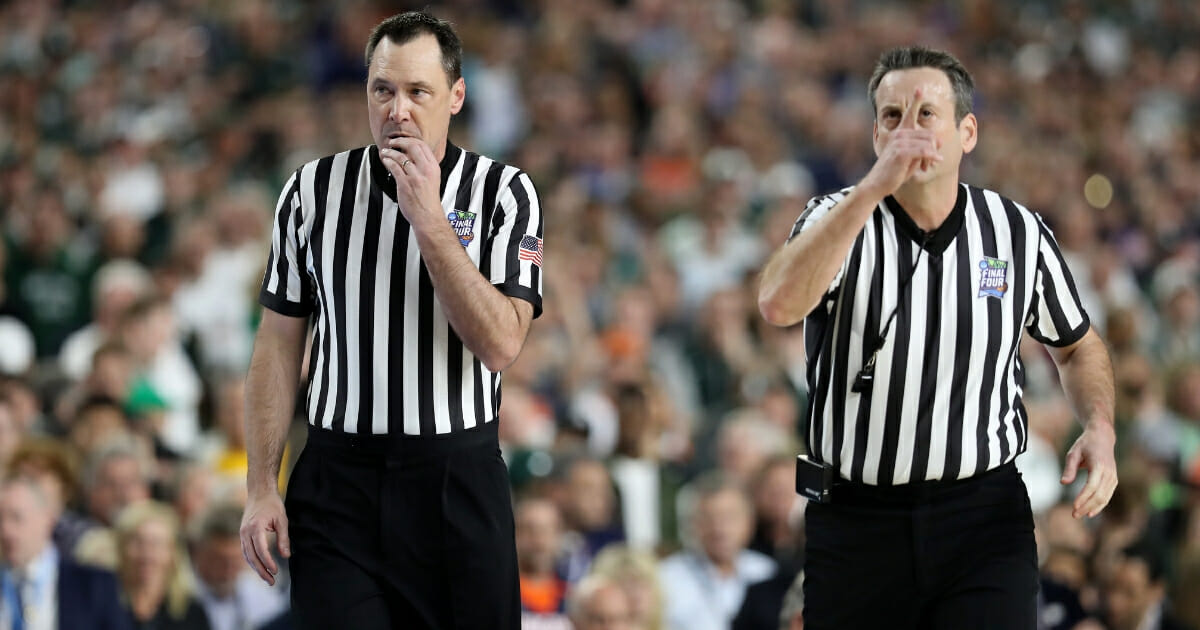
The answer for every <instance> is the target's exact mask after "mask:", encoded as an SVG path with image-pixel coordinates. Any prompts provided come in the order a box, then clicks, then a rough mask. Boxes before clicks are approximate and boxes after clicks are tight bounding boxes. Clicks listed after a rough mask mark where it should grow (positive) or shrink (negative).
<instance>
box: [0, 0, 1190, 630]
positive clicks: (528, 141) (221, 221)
mask: <svg viewBox="0 0 1200 630" xmlns="http://www.w3.org/2000/svg"><path fill="white" fill-rule="evenodd" d="M426 7H428V9H429V10H430V11H431V12H432V13H434V14H435V15H437V16H439V17H443V18H446V19H449V20H451V21H452V22H454V24H455V25H456V27H457V29H458V31H459V33H460V35H461V36H462V39H463V42H464V48H465V54H466V57H465V59H464V66H463V73H464V76H465V79H466V83H467V100H466V107H465V109H464V110H463V112H462V113H461V114H460V115H458V116H457V117H456V118H455V120H454V122H453V126H452V130H451V134H450V137H451V139H452V140H453V141H454V142H455V143H456V144H459V145H460V146H464V147H467V148H470V149H472V150H475V151H478V152H480V153H483V154H486V155H489V156H492V157H495V158H498V159H501V160H504V161H507V162H509V163H512V164H515V165H517V166H519V167H521V168H522V169H524V170H525V171H526V172H528V173H529V174H530V176H531V177H532V178H533V180H534V182H535V184H536V185H537V188H538V191H539V194H540V197H541V204H542V208H543V212H544V214H545V220H546V225H547V227H546V232H545V243H546V247H545V249H546V252H545V257H546V258H545V259H546V266H545V276H544V277H545V300H546V303H545V314H544V315H543V316H542V317H541V318H540V319H539V320H537V321H536V322H535V323H534V325H533V329H532V332H531V334H530V338H529V341H528V343H527V344H526V347H525V350H524V352H523V353H522V355H521V357H520V358H519V359H518V361H517V363H516V364H514V365H513V366H512V367H511V368H510V369H508V370H506V371H505V374H504V404H503V408H502V410H501V424H500V430H501V437H502V441H503V446H504V454H505V457H506V460H507V461H508V463H509V467H510V476H511V483H512V486H513V489H514V493H515V496H516V497H517V525H518V539H517V543H518V551H519V554H520V557H521V571H522V584H523V588H522V592H523V604H524V607H525V609H526V621H527V623H526V626H527V627H531V628H535V627H545V628H558V627H561V628H567V627H570V624H571V623H572V621H573V622H574V624H575V625H576V626H577V627H581V628H582V627H590V626H589V625H588V624H589V616H588V610H589V606H592V605H593V604H594V605H595V606H599V605H600V604H602V603H604V601H606V600H605V598H604V597H602V596H603V595H606V594H607V595H609V596H611V597H608V599H609V600H612V601H616V602H618V603H620V604H621V605H623V606H625V607H626V608H627V609H628V611H627V612H626V613H623V614H624V615H626V616H627V618H625V619H624V621H627V622H628V624H627V625H628V627H635V628H681V629H682V628H688V629H691V628H696V627H698V626H696V625H694V622H693V621H690V620H689V617H688V615H689V614H696V613H695V611H696V610H703V611H706V612H704V614H703V615H702V617H703V618H705V619H709V620H711V623H712V624H713V625H712V626H711V627H714V628H726V627H730V624H731V620H733V619H734V618H735V617H736V621H734V622H732V623H733V626H734V627H739V628H752V627H772V628H773V627H780V623H781V621H782V622H783V623H789V622H790V620H789V619H788V618H786V617H787V614H788V612H789V610H788V609H785V610H783V613H784V617H785V618H784V619H782V620H781V619H780V614H781V606H782V605H784V604H789V603H791V604H795V606H798V605H799V604H798V602H789V601H785V597H784V594H785V591H786V590H787V588H788V585H789V584H791V582H792V578H793V577H794V576H796V575H797V573H798V571H799V570H800V569H801V568H802V566H803V551H802V550H803V505H802V501H801V500H800V499H798V498H797V497H796V496H795V494H794V492H793V491H792V488H791V486H792V477H791V476H792V458H794V457H795V455H796V454H797V453H798V452H800V445H799V444H798V443H797V431H796V429H797V427H796V423H797V419H798V417H799V415H800V414H801V412H802V411H803V409H804V407H805V404H806V400H807V394H806V388H805V383H804V370H805V357H804V351H803V345H802V330H801V328H800V327H795V328H792V329H778V328H773V327H770V326H768V325H766V324H765V323H764V322H763V321H762V320H761V318H760V317H759V315H758V312H757V308H756V305H755V294H756V290H755V287H756V281H755V277H756V274H757V271H758V269H759V268H760V265H761V263H762V262H763V260H764V258H765V257H766V256H767V255H768V254H769V253H770V252H771V251H772V250H773V249H775V248H777V247H778V246H780V245H781V244H782V242H783V241H784V239H785V238H786V236H787V234H788V232H789V230H790V227H791V225H792V223H793V222H794V221H795V219H796V218H797V216H798V215H799V213H800V212H801V210H802V209H803V207H804V204H805V202H806V201H807V200H808V199H809V198H810V197H811V196H813V195H815V194H819V193H823V192H828V191H831V190H834V189H837V188H840V187H842V186H846V185H850V184H853V183H854V182H855V181H856V180H857V179H858V178H859V177H861V176H862V175H863V174H864V173H865V172H866V170H867V169H868V168H869V167H870V165H871V164H872V162H873V159H874V156H873V153H872V150H871V142H870V130H871V111H870V107H869V104H868V102H867V100H866V81H867V78H868V77H869V75H870V72H871V70H872V67H873V64H874V61H875V59H876V58H877V57H878V55H879V53H880V52H881V51H882V50H883V49H885V48H887V47H890V46H894V45H906V44H912V43H921V44H925V45H930V46H934V47H939V48H944V49H946V50H949V51H951V52H953V53H954V54H955V55H957V56H958V57H959V58H960V59H961V60H962V61H963V62H964V63H965V65H966V66H967V68H968V69H969V70H970V71H971V72H972V73H973V75H974V77H975V80H976V83H977V95H976V102H975V113H976V115H977V116H978V118H979V121H980V143H979V146H978V147H977V149H976V150H975V152H974V153H973V154H972V155H970V156H969V157H968V158H967V159H966V160H965V165H964V169H963V179H964V180H965V181H968V182H970V183H972V184H975V185H978V186H983V187H987V188H991V189H994V190H996V191H998V192H1000V193H1002V194H1004V195H1006V196H1008V197H1011V198H1013V199H1015V200H1017V201H1019V202H1021V203H1023V204H1025V205H1027V206H1028V207H1029V208H1031V209H1033V210H1035V211H1037V212H1039V213H1040V214H1041V215H1042V216H1043V217H1044V218H1045V219H1046V221H1047V222H1048V223H1049V224H1050V226H1051V227H1052V228H1053V229H1054V230H1055V234H1056V236H1057V238H1058V240H1059V243H1060V245H1061V246H1062V249H1063V251H1064V254H1065V255H1066V256H1067V258H1068V260H1069V263H1070V266H1071V269H1072V271H1073V272H1074V274H1075V280H1076V282H1077V285H1078V289H1079V291H1080V293H1081V297H1082V299H1083V301H1084V303H1085V305H1086V306H1087V308H1088V310H1089V313H1090V314H1091V317H1092V321H1093V324H1094V325H1095V326H1096V327H1097V329H1098V330H1099V331H1100V332H1101V333H1102V335H1103V337H1104V338H1105V340H1106V341H1107V342H1108V343H1109V345H1110V348H1111V351H1112V354H1113V359H1114V364H1115V368H1116V377H1117V423H1118V444H1117V450H1118V459H1119V463H1120V467H1121V484H1120V486H1119V487H1118V489H1117V494H1116V496H1115V497H1114V498H1113V502H1112V504H1111V505H1110V506H1109V507H1108V509H1107V510H1106V511H1105V512H1104V513H1103V514H1102V515H1101V516H1100V517H1098V518H1095V519H1090V520H1082V521H1077V520H1074V519H1072V518H1071V517H1070V507H1069V504H1070V499H1071V498H1073V497H1074V494H1075V491H1076V490H1077V488H1065V489H1064V488H1062V487H1061V486H1060V484H1059V483H1058V478H1059V474H1060V466H1061V462H1062V457H1063V454H1064V453H1065V451H1066V449H1067V448H1069V446H1070V444H1071V442H1072V440H1073V439H1074V437H1075V436H1076V435H1078V427H1077V423H1076V422H1075V420H1074V418H1073V415H1072V413H1071V410H1070V408H1069V406H1068V404H1067V403H1066V401H1065V400H1064V399H1063V396H1062V393H1061V389H1060V388H1059V385H1058V383H1057V373H1056V372H1055V370H1054V366H1053V363H1052V362H1051V361H1050V359H1049V355H1048V354H1047V353H1046V352H1045V351H1044V350H1043V349H1042V348H1041V347H1040V346H1039V345H1037V344H1031V345H1029V346H1028V347H1025V348H1024V349H1023V353H1022V356H1023V359H1024V361H1025V365H1026V370H1027V374H1028V377H1027V387H1026V390H1025V401H1026V405H1027V407H1028V409H1029V417H1030V425H1031V440H1030V446H1029V450H1028V452H1026V453H1025V454H1023V455H1022V456H1021V457H1020V459H1019V460H1018V464H1019V465H1020V466H1021V468H1022V470H1023V471H1024V474H1025V480H1026V483H1027V485H1028V486H1029V490H1030V495H1031V498H1032V500H1033V506H1034V510H1035V512H1036V515H1037V535H1038V541H1039V561H1040V562H1041V563H1042V570H1043V574H1044V577H1045V587H1044V588H1043V596H1042V603H1041V611H1040V617H1041V623H1043V624H1044V626H1045V627H1047V628H1071V627H1085V628H1113V629H1124V628H1137V627H1151V626H1139V625H1138V624H1139V623H1142V621H1143V620H1144V619H1145V618H1146V616H1147V615H1152V614H1153V611H1154V610H1156V607H1157V606H1159V605H1160V604H1162V603H1164V602H1165V603H1166V606H1167V607H1168V609H1169V610H1170V611H1171V613H1172V615H1173V616H1175V617H1178V618H1180V619H1182V620H1183V621H1184V622H1185V623H1187V624H1190V627H1194V628H1200V125H1198V124H1197V119H1198V118H1200V48H1198V47H1197V41H1200V3H1196V2H1192V1H1190V0H1152V1H1149V0H1139V1H1137V2H1134V1H1133V0H1093V1H1088V2H1084V1H1071V0H1014V1H1009V2H989V1H987V0H963V1H961V2H956V1H948V0H924V1H912V2H882V1H878V2H876V1H868V0H858V1H839V0H688V1H678V2H676V1H671V0H571V1H570V2H564V1H554V0H541V1H538V0H455V1H448V2H437V3H430V4H428V5H426V4H424V3H405V2H393V3H384V2H365V1H361V0H358V1H348V2H339V3H336V5H334V4H333V3H329V4H326V3H317V2H304V1H300V0H238V1H236V2H234V1H232V0H230V1H211V2H208V1H204V0H174V1H163V2H148V1H143V2H129V1H105V2H99V1H87V0H78V1H69V0H8V1H5V2H0V230H2V232H3V239H2V240H0V269H2V270H3V276H2V280H0V374H2V378H0V465H3V466H4V470H5V471H6V474H8V475H15V476H23V477H27V478H30V479H33V480H36V481H38V483H40V484H43V485H44V487H45V488H47V489H48V492H49V494H50V495H51V496H52V497H54V499H55V500H54V504H55V506H54V507H55V512H54V514H55V517H56V518H57V519H58V526H57V527H56V528H55V531H54V542H55V544H56V545H57V546H58V549H59V550H60V552H61V553H63V554H68V555H71V556H73V557H76V558H78V559H80V560H82V561H86V562H89V563H93V564H98V565H100V566H106V567H108V568H111V569H114V570H116V571H117V572H118V574H119V576H120V578H121V584H122V588H123V589H124V591H125V596H126V598H131V597H132V595H133V594H136V593H139V592H151V591H154V588H153V587H152V586H147V584H153V583H155V580H159V581H161V580H162V579H164V578H162V577H161V576H163V575H167V574H170V575H172V576H175V577H176V578H177V579H178V582H179V583H180V584H181V585H183V586H182V587H181V588H182V589H183V592H185V593H187V594H188V597H191V598H193V599H194V600H195V602H197V603H198V604H200V605H202V608H203V609H204V610H205V616H206V617H207V620H208V626H211V627H213V628H218V629H220V630H225V629H226V628H239V629H243V628H245V629H249V628H259V627H263V626H264V625H265V624H267V623H268V622H272V620H273V621H274V623H276V624H278V625H277V626H274V627H289V626H288V625H287V623H288V619H287V615H286V608H287V603H286V589H287V587H286V579H285V580H283V582H284V584H283V585H282V586H280V587H277V588H275V589H268V588H266V587H265V586H261V585H259V584H258V582H257V578H255V577H254V576H253V575H252V574H250V573H248V570H245V568H244V566H243V561H242V559H241V555H240V550H239V549H238V547H237V544H236V543H237V524H238V520H239V517H240V502H241V501H242V500H243V499H244V494H245V487H244V480H245V471H246V455H245V451H244V439H243V435H244V430H243V412H242V399H243V376H244V373H245V371H246V368H247V365H248V361H249V355H250V351H251V344H252V340H253V334H254V330H255V324H256V320H257V317H258V311H259V308H260V307H259V306H258V305H257V293H258V288H259V284H260V282H261V278H262V269H263V265H264V264H265V261H266V257H267V250H268V238H269V230H270V221H271V213H272V210H273V207H274V203H275V200H276V198H277V196H278V194H279V190H280V187H281V186H282V184H283V182H284V181H285V180H286V178H287V177H288V176H289V174H290V173H291V172H292V171H293V170H294V169H296V168H297V167H299V166H300V165H302V164H303V163H304V162H306V161H308V160H311V159H314V158H317V157H321V156H323V155H327V154H330V153H335V152H338V151H341V150H344V149H348V148H352V147H357V146H363V145H365V144H368V143H369V142H370V134H369V130H368V127H367V121H366V111H365V108H364V88H363V80H364V77H365V71H364V67H363V62H362V50H363V46H364V44H365V41H366V38H367V35H368V34H369V32H370V30H371V28H372V26H373V25H374V24H375V23H376V22H378V21H379V20H380V19H382V18H384V17H386V16H388V15H390V14H392V13H395V12H399V11H401V10H406V9H413V8H418V9H419V8H426ZM303 426H304V425H303V419H302V418H298V419H297V422H296V425H295V431H294V434H295V435H294V437H295V439H294V440H292V442H291V444H290V446H289V449H288V453H287V455H286V459H287V460H288V461H291V460H292V459H294V456H295V454H296V453H297V452H298V451H299V450H300V448H302V444H303V436H304V429H303ZM284 481H285V482H286V479H284ZM148 501H149V502H153V503H146V502H148ZM147 506H149V507H153V508H161V509H158V510H157V511H156V510H153V509H147ZM155 523H158V524H159V525H163V524H166V525H169V526H165V527H159V529H163V530H165V531H166V534H165V535H164V536H160V537H158V538H154V537H149V538H147V537H146V536H141V537H139V536H138V532H141V531H142V530H143V529H145V528H147V527H153V526H154V524H155ZM143 533H144V532H143ZM143 539H145V540H159V541H160V542H161V544H162V545H165V546H164V547H163V553H161V554H159V555H158V556H154V558H157V559H151V560H147V559H146V558H144V557H142V556H141V555H138V553H137V551H138V549H141V547H138V546H137V545H132V544H126V543H127V542H128V541H129V540H142V541H143V542H144V540H143ZM147 544H149V543H147ZM168 552H169V553H168ZM688 558H695V559H698V562H699V565H698V566H704V567H713V568H716V569H717V571H716V573H714V574H713V575H716V576H718V579H717V582H718V586H719V587H720V589H722V590H721V596H720V597H711V596H708V595H706V593H705V592H704V591H703V589H701V590H695V589H694V588H692V587H690V586H688V585H689V584H691V583H692V582H689V578H688V577H687V576H686V572H687V571H688V569H687V566H690V565H688V564H687V563H686V562H684V560H686V559H688ZM747 558H749V559H750V560H753V561H754V562H751V561H750V560H746V559H747ZM747 566H753V567H769V571H768V570H766V569H765V568H764V569H763V570H757V569H756V570H750V569H746V568H745V567H747ZM724 567H733V569H732V572H729V571H725V572H722V571H721V569H722V568H724ZM681 572H682V573H681ZM156 576H158V577H156ZM585 576H596V577H599V576H607V578H608V579H609V582H608V584H609V585H610V586H611V585H613V584H616V585H619V586H624V587H625V588H624V589H623V592H619V593H618V592H607V591H605V589H604V588H603V586H604V585H603V584H601V587H599V588H594V586H595V583H594V582H593V583H592V584H591V586H592V587H589V588H579V589H573V588H572V585H574V584H576V583H577V582H578V581H580V580H581V579H583V578H585ZM755 582H763V583H764V584H766V585H767V586H763V584H759V585H757V586H750V585H751V584H752V583H755ZM689 589H690V590H689ZM609 590H610V591H611V590H612V589H609ZM618 590H622V589H618ZM764 592H765V594H764ZM572 593H577V596H574V599H572V597H573V595H572ZM231 601H232V602H234V603H236V605H235V606H233V609H236V612H237V614H236V615H234V614H233V613H230V612H229V611H230V610H231V608H230V606H231V604H230V602H231ZM568 602H572V603H573V605H572V606H567V603H568ZM609 603H611V602H609ZM700 606H711V607H712V608H711V609H708V608H698V607H700ZM795 606H793V608H792V609H791V611H792V612H794V611H795V610H798V608H796V607H795ZM568 608H570V610H568ZM568 613H570V615H568ZM568 616H570V617H571V619H570V620H568V618H567V617H568ZM180 623H182V622H180ZM768 624H769V625H768ZM160 627H163V626H160ZM179 627H185V626H179ZM186 627H202V626H186ZM783 627H787V626H783ZM1153 627H1157V626H1153Z"/></svg>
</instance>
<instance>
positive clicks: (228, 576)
mask: <svg viewBox="0 0 1200 630" xmlns="http://www.w3.org/2000/svg"><path fill="white" fill-rule="evenodd" d="M193 561H194V562H195V564H196V574H197V575H199V576H200V579H201V580H202V581H203V582H204V584H205V586H207V587H208V588H209V590H211V591H212V592H213V594H215V595H216V596H217V597H221V598H227V597H230V596H232V595H233V590H234V587H235V586H236V585H237V578H238V575H241V572H242V569H243V568H245V567H246V561H245V560H244V559H243V558H242V545H241V542H240V541H239V540H238V539H237V537H236V536H235V537H229V538H225V537H220V536H216V537H212V538H209V539H207V540H202V541H200V543H199V545H198V546H197V549H196V553H195V555H194V558H193Z"/></svg>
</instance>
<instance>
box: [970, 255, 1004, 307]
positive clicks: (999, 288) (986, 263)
mask: <svg viewBox="0 0 1200 630" xmlns="http://www.w3.org/2000/svg"><path fill="white" fill-rule="evenodd" d="M1007 291H1008V261H1007V260H1000V259H999V258H991V257H988V256H984V257H983V260H981V261H979V295H977V296H976V297H985V296H986V297H994V298H1003V297H1004V293H1005V292H1007Z"/></svg>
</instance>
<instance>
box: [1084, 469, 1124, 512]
mask: <svg viewBox="0 0 1200 630" xmlns="http://www.w3.org/2000/svg"><path fill="white" fill-rule="evenodd" d="M1096 474H1097V476H1099V477H1101V479H1102V481H1101V483H1100V486H1099V488H1097V489H1096V493H1095V494H1094V495H1093V497H1092V499H1091V501H1089V502H1088V505H1087V513H1088V516H1096V515H1097V514H1099V513H1100V511H1101V510H1103V509H1104V508H1105V507H1107V506H1108V502H1109V501H1111V500H1112V495H1113V492H1114V491H1115V490H1116V488H1117V484H1116V483H1115V480H1116V475H1114V474H1112V473H1111V472H1110V471H1108V470H1104V471H1102V472H1100V473H1096Z"/></svg>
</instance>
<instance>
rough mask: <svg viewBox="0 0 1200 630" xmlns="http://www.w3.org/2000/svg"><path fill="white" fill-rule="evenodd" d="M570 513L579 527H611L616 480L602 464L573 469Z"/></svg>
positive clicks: (578, 465) (569, 499) (569, 482)
mask: <svg viewBox="0 0 1200 630" xmlns="http://www.w3.org/2000/svg"><path fill="white" fill-rule="evenodd" d="M567 484H568V489H569V496H568V498H567V501H568V503H569V508H568V509H569V510H570V512H571V518H572V519H573V520H574V521H575V523H574V524H575V525H576V526H578V527H580V528H583V529H585V530H593V529H599V528H601V527H604V526H605V525H608V523H609V521H611V520H612V515H613V502H614V501H615V498H614V497H613V490H612V481H611V480H610V479H609V477H608V471H607V470H606V469H605V468H604V464H601V463H600V462H593V461H585V462H580V463H578V464H576V465H575V466H574V467H573V468H572V469H571V474H570V476H569V478H568V482H567Z"/></svg>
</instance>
